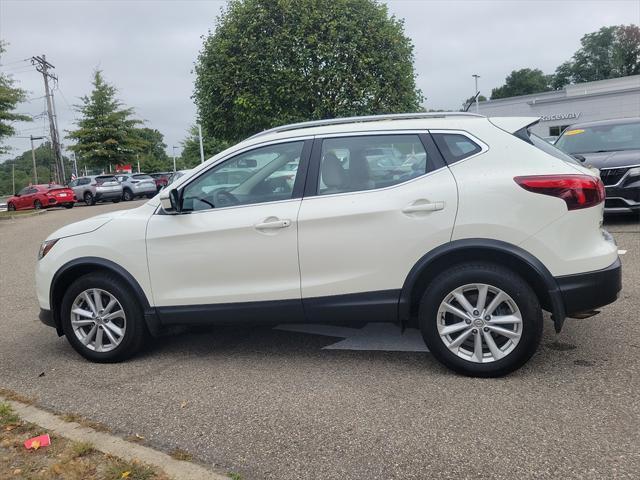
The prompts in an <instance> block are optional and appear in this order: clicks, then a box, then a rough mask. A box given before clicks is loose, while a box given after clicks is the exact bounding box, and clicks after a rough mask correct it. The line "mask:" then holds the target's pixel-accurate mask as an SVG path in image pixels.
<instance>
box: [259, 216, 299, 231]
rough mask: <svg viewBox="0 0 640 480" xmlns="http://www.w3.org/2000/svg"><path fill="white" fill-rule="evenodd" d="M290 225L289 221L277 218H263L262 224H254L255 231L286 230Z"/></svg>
mask: <svg viewBox="0 0 640 480" xmlns="http://www.w3.org/2000/svg"><path fill="white" fill-rule="evenodd" d="M289 225H291V220H286V219H285V220H280V219H279V218H273V217H271V218H265V220H264V221H263V222H260V223H256V225H255V228H256V230H276V229H278V228H287V227H288V226H289Z"/></svg>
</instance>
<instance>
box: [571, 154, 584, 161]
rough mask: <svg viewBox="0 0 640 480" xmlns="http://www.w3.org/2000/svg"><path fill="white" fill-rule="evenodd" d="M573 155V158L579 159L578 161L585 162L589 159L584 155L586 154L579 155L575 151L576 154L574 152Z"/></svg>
mask: <svg viewBox="0 0 640 480" xmlns="http://www.w3.org/2000/svg"><path fill="white" fill-rule="evenodd" d="M571 156H572V157H573V158H575V159H576V160H578V161H580V162H582V163H584V162H586V161H587V159H586V158H585V156H584V155H579V154H577V153H575V154H573V155H571Z"/></svg>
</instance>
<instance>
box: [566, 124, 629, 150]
mask: <svg viewBox="0 0 640 480" xmlns="http://www.w3.org/2000/svg"><path fill="white" fill-rule="evenodd" d="M556 146H557V147H558V148H559V149H561V150H562V151H563V152H566V153H570V154H574V153H594V152H613V151H616V150H640V122H633V123H622V124H617V125H615V124H614V125H599V126H593V127H581V128H572V129H570V130H565V132H564V133H563V134H562V136H561V137H560V138H559V139H558V141H557V142H556Z"/></svg>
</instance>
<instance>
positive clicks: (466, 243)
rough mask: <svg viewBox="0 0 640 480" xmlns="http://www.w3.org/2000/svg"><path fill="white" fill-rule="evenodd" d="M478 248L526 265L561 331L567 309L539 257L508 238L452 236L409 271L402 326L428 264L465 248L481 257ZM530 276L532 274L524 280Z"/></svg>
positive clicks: (402, 300)
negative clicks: (504, 239) (451, 239)
mask: <svg viewBox="0 0 640 480" xmlns="http://www.w3.org/2000/svg"><path fill="white" fill-rule="evenodd" d="M479 251H480V252H487V253H488V254H489V255H491V254H494V255H495V254H497V255H501V256H505V255H506V256H509V257H511V258H513V259H514V261H515V262H518V264H519V265H521V266H522V265H526V268H527V269H528V270H529V272H528V273H529V275H533V276H534V277H533V279H534V280H535V283H536V284H537V287H538V288H537V289H536V288H535V287H534V290H536V293H537V294H540V290H541V289H544V292H545V293H546V298H541V299H540V301H541V302H544V305H543V306H544V308H545V309H546V310H549V311H550V312H551V315H552V319H553V322H554V327H555V330H556V332H560V330H561V329H562V325H563V324H564V320H565V317H566V312H565V307H564V301H563V298H562V292H561V291H560V288H559V287H558V283H557V281H556V279H555V277H554V276H553V275H552V274H551V272H549V270H548V269H547V267H545V266H544V264H543V263H542V262H541V261H540V260H538V259H537V258H536V257H534V256H533V255H532V254H530V253H529V252H527V251H526V250H524V249H522V248H520V247H518V246H516V245H513V244H511V243H508V242H503V241H501V240H494V239H487V238H467V239H462V240H453V241H451V242H449V243H446V244H443V245H440V246H438V247H436V248H434V249H433V250H431V251H429V252H428V253H426V254H425V255H424V256H422V257H421V258H420V260H418V261H417V262H416V264H415V265H414V266H413V268H412V269H411V270H410V271H409V274H408V275H407V277H406V279H405V281H404V284H403V286H402V290H401V293H400V301H399V303H398V319H399V321H400V323H401V325H402V327H403V328H404V327H405V326H406V324H407V323H408V321H409V320H410V318H411V314H412V305H415V301H416V298H415V297H412V296H413V295H415V292H414V287H416V286H417V285H419V282H420V281H421V278H422V277H423V274H424V275H427V272H428V270H429V267H430V266H434V265H435V264H436V263H438V262H442V261H445V260H446V259H447V258H451V257H458V258H461V256H462V257H464V255H465V252H469V253H471V254H472V255H471V258H473V260H475V261H478V260H483V258H482V257H480V258H479V257H478V256H477V253H478V252H479ZM489 261H490V259H489ZM437 273H439V271H438V272H434V274H436V275H437ZM530 279H531V278H529V279H525V280H530ZM420 295H421V294H420ZM418 301H419V300H418Z"/></svg>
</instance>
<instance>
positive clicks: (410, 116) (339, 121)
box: [247, 112, 484, 140]
mask: <svg viewBox="0 0 640 480" xmlns="http://www.w3.org/2000/svg"><path fill="white" fill-rule="evenodd" d="M444 117H484V115H479V114H477V113H469V112H416V113H391V114H387V115H366V116H362V117H344V118H329V119H326V120H313V121H310V122H300V123H291V124H289V125H282V126H280V127H275V128H270V129H268V130H264V131H262V132H259V133H256V134H255V135H252V136H251V137H249V138H248V139H247V140H250V139H252V138H256V137H261V136H262V135H267V134H269V133H279V132H286V131H289V130H298V129H300V128H312V127H324V126H326V125H346V124H349V123H365V122H380V121H384V120H415V119H420V118H444Z"/></svg>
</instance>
